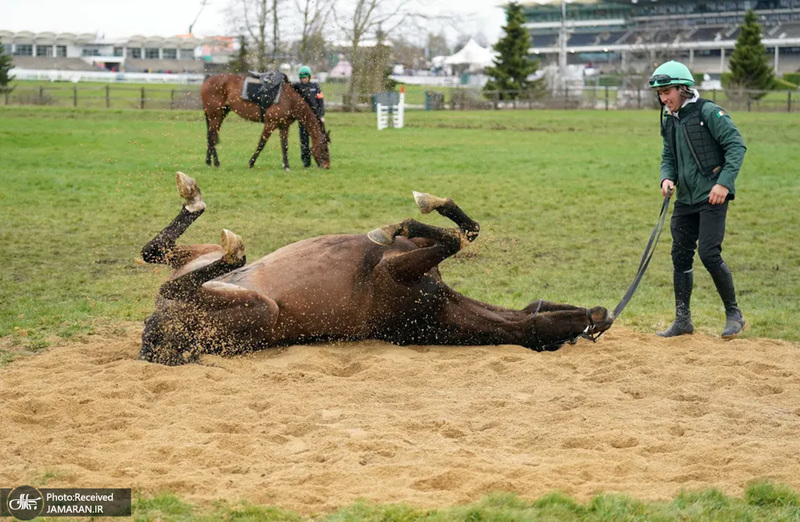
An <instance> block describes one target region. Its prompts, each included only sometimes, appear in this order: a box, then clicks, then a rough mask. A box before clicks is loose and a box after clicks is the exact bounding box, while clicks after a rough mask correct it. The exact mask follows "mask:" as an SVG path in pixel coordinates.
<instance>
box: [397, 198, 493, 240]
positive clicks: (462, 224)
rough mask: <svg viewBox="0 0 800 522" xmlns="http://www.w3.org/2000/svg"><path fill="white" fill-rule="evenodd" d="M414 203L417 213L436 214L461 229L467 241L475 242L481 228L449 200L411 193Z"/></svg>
mask: <svg viewBox="0 0 800 522" xmlns="http://www.w3.org/2000/svg"><path fill="white" fill-rule="evenodd" d="M413 195H414V201H415V202H416V204H417V207H419V211H420V212H422V213H423V214H428V213H430V212H432V211H434V210H435V211H436V212H438V213H439V214H440V215H442V216H444V217H446V218H447V219H449V220H450V221H452V222H453V223H455V224H456V225H458V228H460V229H461V231H462V232H464V234H465V235H466V236H467V239H468V240H469V241H475V239H477V237H478V233H479V232H480V230H481V226H480V225H479V224H478V222H477V221H475V220H473V219H471V218H470V217H469V216H468V215H467V214H466V213H465V212H464V211H463V210H461V208H459V206H458V205H456V204H455V203H454V202H453V200H452V199H450V198H440V197H437V196H433V195H431V194H426V193H424V192H416V191H414V192H413Z"/></svg>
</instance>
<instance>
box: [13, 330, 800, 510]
mask: <svg viewBox="0 0 800 522" xmlns="http://www.w3.org/2000/svg"><path fill="white" fill-rule="evenodd" d="M140 334H141V330H140V328H139V327H136V326H131V327H128V328H127V329H126V330H125V332H124V333H121V332H119V331H117V333H114V334H110V333H108V334H102V335H92V336H87V337H85V338H83V339H81V340H80V341H79V342H70V343H64V344H60V345H57V346H54V347H52V348H51V349H49V350H48V351H47V352H45V353H42V354H38V355H35V356H31V357H22V358H19V359H17V360H16V361H15V362H13V363H12V364H10V365H8V366H6V367H3V368H0V395H2V398H3V400H2V403H1V404H0V418H1V419H2V422H0V440H3V441H4V443H3V444H2V445H0V462H2V463H3V464H2V466H0V483H2V484H6V487H15V486H17V485H22V484H34V485H39V486H41V485H45V484H46V485H47V486H48V487H70V486H73V487H132V488H135V489H137V490H140V491H142V492H144V493H146V494H150V493H157V492H162V491H169V492H174V493H176V494H178V495H180V496H181V497H182V498H184V499H185V500H187V501H190V502H196V503H205V502H207V501H212V500H216V499H227V500H230V501H236V500H239V499H246V500H248V501H250V502H252V503H256V504H271V505H277V506H281V507H284V508H289V509H293V510H297V511H300V512H302V513H314V512H320V511H330V510H334V509H336V508H337V507H340V506H342V505H346V504H349V503H351V502H353V501H355V500H356V499H359V498H362V499H368V500H372V501H377V502H405V503H408V504H410V505H413V506H417V507H443V506H448V505H452V504H456V503H466V502H470V501H474V500H477V499H479V498H480V497H481V496H483V495H485V494H487V493H489V492H492V491H498V490H503V491H514V492H517V493H518V494H519V495H521V496H524V497H528V498H536V497H538V496H540V495H542V494H544V493H547V492H550V491H552V490H560V491H563V492H564V493H566V494H568V495H571V496H573V497H575V498H576V499H578V500H581V501H584V500H587V499H588V498H590V497H591V496H593V495H596V494H598V493H601V492H617V493H626V494H630V495H633V496H636V497H639V498H642V499H646V500H656V499H667V498H671V497H673V496H674V495H675V494H676V493H678V492H679V491H680V490H681V489H688V490H693V489H704V488H708V487H716V488H719V489H720V490H722V491H723V492H725V493H726V494H729V495H737V496H738V495H741V494H742V491H743V488H744V487H745V486H746V485H747V483H748V482H749V481H751V480H754V479H759V478H769V479H772V480H775V481H777V482H783V483H787V484H789V485H790V486H792V487H794V488H796V489H800V458H798V456H800V437H798V433H800V380H799V379H798V378H797V369H798V368H800V346H798V345H796V344H792V343H786V342H780V341H773V340H765V339H735V340H732V341H728V342H725V341H722V340H720V339H717V338H711V337H707V336H703V335H694V336H691V337H682V338H678V339H660V338H657V337H655V336H653V335H644V334H641V333H636V332H633V331H630V330H628V329H625V328H623V327H615V328H612V329H611V330H610V331H609V332H608V333H607V334H606V335H605V336H604V337H603V338H602V339H601V340H600V341H599V342H598V343H597V344H592V343H590V342H587V341H581V342H579V343H578V344H577V345H575V346H566V347H564V348H563V349H562V350H560V351H558V352H554V353H535V352H531V351H529V350H526V349H523V348H520V347H517V346H499V347H489V346H480V347H399V346H394V345H390V344H386V343H381V342H359V343H341V344H321V345H309V346H292V347H288V348H281V349H275V350H271V351H264V352H261V353H257V354H254V355H250V356H245V357H238V358H232V359H225V358H221V357H215V356H205V357H204V358H203V359H202V362H201V364H193V365H187V366H182V367H166V366H160V365H154V364H149V363H145V362H141V361H137V360H135V358H136V355H137V354H138V349H139V336H140Z"/></svg>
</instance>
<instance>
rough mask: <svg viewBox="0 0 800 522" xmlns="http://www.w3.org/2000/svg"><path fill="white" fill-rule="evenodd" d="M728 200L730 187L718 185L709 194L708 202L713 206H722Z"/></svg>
mask: <svg viewBox="0 0 800 522" xmlns="http://www.w3.org/2000/svg"><path fill="white" fill-rule="evenodd" d="M727 198H728V187H726V186H725V185H720V184H719V183H717V184H716V185H714V186H713V187H711V192H709V194H708V202H709V203H711V204H712V205H722V204H723V203H725V200H726V199H727Z"/></svg>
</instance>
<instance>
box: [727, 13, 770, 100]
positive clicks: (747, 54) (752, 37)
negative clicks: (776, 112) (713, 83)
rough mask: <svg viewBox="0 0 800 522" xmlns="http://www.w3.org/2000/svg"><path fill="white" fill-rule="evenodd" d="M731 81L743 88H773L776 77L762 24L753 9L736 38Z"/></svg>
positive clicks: (731, 63) (746, 16)
mask: <svg viewBox="0 0 800 522" xmlns="http://www.w3.org/2000/svg"><path fill="white" fill-rule="evenodd" d="M730 68H731V83H732V84H733V86H735V87H738V88H741V89H758V90H765V89H770V88H772V86H773V84H774V83H775V77H774V75H773V73H772V68H771V67H770V66H769V64H768V61H767V56H766V49H765V48H764V44H762V43H761V25H759V23H758V19H757V18H756V13H755V12H754V11H753V10H752V9H751V10H749V11H747V14H745V16H744V23H743V24H742V26H741V28H740V31H739V38H737V39H736V47H734V49H733V54H731V61H730Z"/></svg>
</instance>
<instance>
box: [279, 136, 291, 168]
mask: <svg viewBox="0 0 800 522" xmlns="http://www.w3.org/2000/svg"><path fill="white" fill-rule="evenodd" d="M281 153H282V154H283V170H286V171H288V170H289V126H288V125H285V126H282V127H281Z"/></svg>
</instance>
